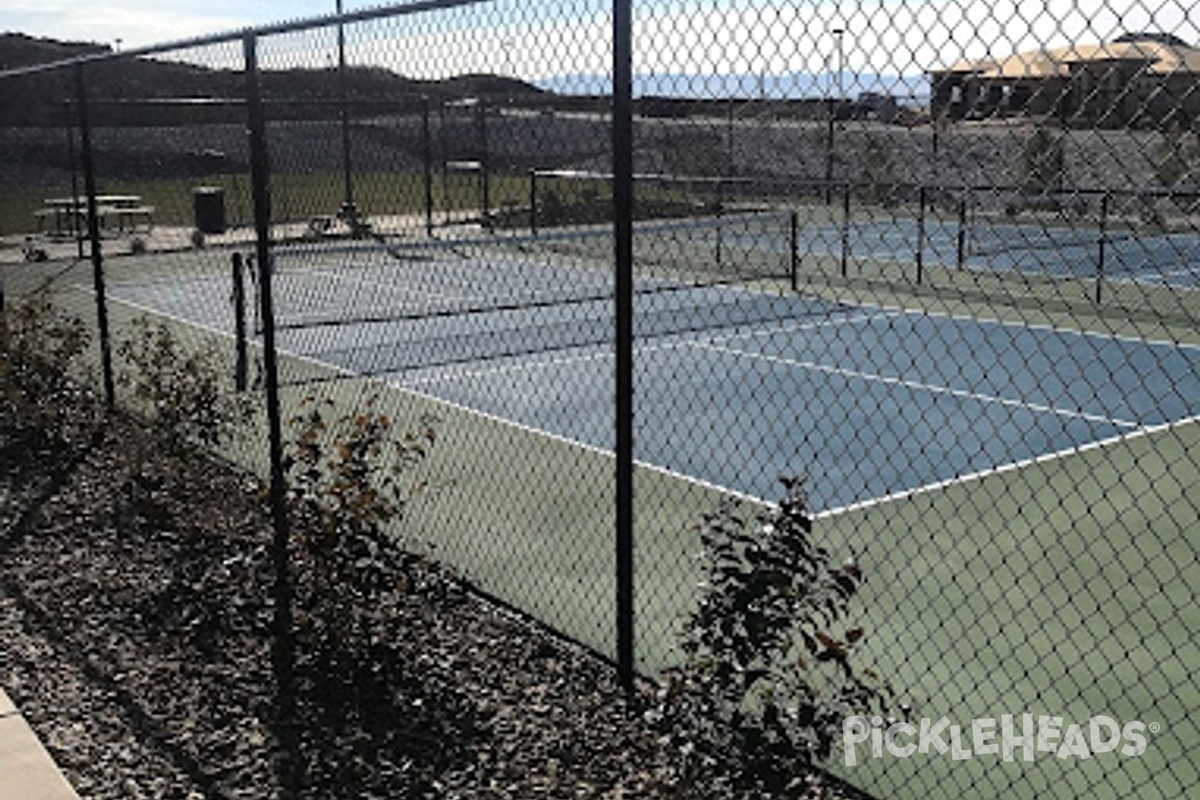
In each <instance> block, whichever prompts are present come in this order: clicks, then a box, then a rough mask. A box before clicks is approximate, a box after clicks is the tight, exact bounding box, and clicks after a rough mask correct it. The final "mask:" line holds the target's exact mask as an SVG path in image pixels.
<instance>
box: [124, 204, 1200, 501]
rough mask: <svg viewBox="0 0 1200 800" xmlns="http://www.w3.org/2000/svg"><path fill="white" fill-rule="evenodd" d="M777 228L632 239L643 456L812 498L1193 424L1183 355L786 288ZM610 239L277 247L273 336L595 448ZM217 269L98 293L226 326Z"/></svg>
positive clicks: (656, 464) (674, 231) (763, 218)
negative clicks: (798, 482)
mask: <svg viewBox="0 0 1200 800" xmlns="http://www.w3.org/2000/svg"><path fill="white" fill-rule="evenodd" d="M786 223H787V219H786V216H783V217H781V216H780V215H778V214H774V215H756V214H750V215H745V216H743V217H741V218H726V219H722V220H720V221H712V220H707V221H706V220H688V221H675V222H671V223H662V224H658V225H656V226H652V227H651V226H647V227H643V228H641V229H640V230H639V234H640V235H639V236H638V237H637V238H636V239H635V245H636V247H637V249H638V253H639V254H640V255H641V256H642V258H641V260H640V262H639V263H641V264H643V265H644V266H643V267H642V272H641V274H640V275H639V277H638V284H637V288H638V294H637V297H636V301H635V309H636V311H635V313H636V322H635V327H636V342H637V361H636V370H637V382H636V392H637V420H636V422H637V426H638V436H637V448H638V449H637V458H638V459H639V461H640V462H641V463H642V464H643V465H645V466H649V467H653V468H656V469H659V470H662V471H665V472H668V473H670V474H673V475H677V476H681V477H684V478H686V479H688V480H690V481H694V482H697V483H701V484H705V485H711V486H715V487H720V488H721V489H724V490H728V491H731V492H734V493H737V494H742V495H748V496H751V497H755V498H764V499H771V498H773V497H774V496H775V494H776V493H777V486H778V478H779V477H780V476H783V475H796V474H805V475H808V476H809V478H810V482H811V486H812V493H813V497H812V501H813V504H814V506H815V507H816V508H818V509H820V510H826V511H828V510H832V509H838V508H844V507H847V506H853V505H856V504H861V503H865V502H871V501H873V500H876V499H879V498H883V497H887V496H891V495H895V494H898V493H906V492H911V491H914V490H917V489H920V488H921V487H927V486H930V485H941V484H944V483H945V482H948V481H953V480H955V479H959V478H962V477H964V476H968V475H978V474H981V473H987V472H989V471H991V470H996V469H999V468H1003V467H1005V466H1006V465H1011V464H1013V463H1020V462H1026V461H1029V460H1031V459H1036V458H1039V457H1041V456H1045V455H1046V454H1051V453H1060V452H1067V451H1072V450H1075V449H1078V448H1081V447H1085V446H1087V445H1090V444H1093V443H1096V442H1105V441H1108V440H1112V439H1114V438H1115V437H1121V436H1124V435H1126V434H1131V433H1135V432H1138V431H1143V430H1147V429H1152V428H1155V427H1157V426H1162V425H1166V424H1169V423H1172V422H1177V421H1179V420H1182V419H1187V418H1190V417H1194V416H1197V415H1200V378H1198V377H1197V376H1200V348H1196V347H1192V346H1186V345H1176V344H1172V343H1169V342H1162V343H1155V342H1146V341H1141V340H1135V339H1128V338H1121V337H1116V336H1109V335H1100V334H1091V333H1083V332H1078V331H1072V330H1055V329H1051V328H1039V327H1031V326H1026V325H1019V324H1012V323H1007V322H1002V321H985V320H978V319H968V318H956V317H952V316H949V315H945V314H937V313H926V312H913V311H906V310H902V309H899V308H886V307H879V306H869V305H848V304H846V303H842V302H833V301H829V300H823V299H819V298H814V297H809V296H805V295H803V294H800V293H797V292H795V291H794V290H793V289H792V288H791V285H790V283H789V275H788V271H789V269H791V267H792V261H791V259H790V258H789V257H788V254H787V253H786V252H783V251H780V250H779V248H777V247H773V246H772V243H776V244H777V243H779V242H786V241H787V240H788V233H787V224H786ZM859 233H860V234H862V235H865V233H864V232H863V231H861V230H860V231H859ZM817 238H819V237H817ZM607 247H608V244H607V240H606V239H604V238H603V237H601V236H598V235H590V234H589V235H580V234H579V233H578V232H575V233H561V234H557V235H555V234H544V235H543V236H541V237H515V236H514V237H508V238H496V237H492V238H487V239H477V240H461V241H454V242H423V243H417V244H411V243H410V244H407V245H393V246H382V245H377V244H370V245H363V244H352V243H351V244H333V245H329V244H314V245H297V246H294V247H291V248H281V249H280V251H279V252H278V254H277V259H278V261H277V266H276V279H275V285H276V297H277V304H278V307H279V309H280V320H281V322H280V325H279V331H278V343H279V346H280V347H281V348H282V349H283V350H284V351H286V352H288V353H290V354H292V355H295V356H299V357H302V358H303V359H305V360H307V361H309V362H319V363H320V364H323V365H327V366H329V367H332V368H334V369H336V370H338V371H340V372H341V373H344V374H352V375H372V376H377V377H379V378H381V379H383V380H386V381H387V382H389V383H391V384H393V385H396V386H400V387H404V388H406V389H408V390H410V391H412V392H416V393H419V394H421V395H425V396H428V397H431V398H435V399H437V400H438V401H442V402H445V403H449V404H452V405H454V406H457V407H461V408H465V409H469V410H472V411H474V412H478V413H480V414H483V415H487V416H489V417H493V418H497V419H501V420H506V421H509V422H512V423H514V424H517V425H519V426H522V427H524V428H527V429H532V430H535V431H540V432H544V433H546V434H548V435H550V436H552V437H554V438H555V439H557V440H568V441H570V442H575V443H578V444H579V445H582V446H584V447H586V448H593V449H599V450H604V451H609V450H611V449H612V436H613V419H612V416H611V415H612V413H613V410H612V403H611V398H612V396H613V391H614V387H613V383H612V374H613V365H612V361H611V357H612V347H611V339H612V336H613V319H612V302H611V299H610V297H611V285H612V281H611V275H610V273H609V272H608V270H607V268H606V267H607V262H606V261H605V259H604V258H603V253H604V252H605V251H606V248H607ZM685 267H686V274H685V272H684V270H685ZM228 282H229V278H228V276H227V275H226V274H219V275H218V274H214V275H212V276H199V277H192V278H190V279H188V280H179V281H157V282H144V283H139V282H126V283H123V284H119V285H116V286H114V287H113V288H112V293H113V296H114V297H117V298H120V299H122V300H125V301H127V302H130V303H133V304H135V305H138V306H141V307H145V308H148V309H152V310H155V311H159V312H162V313H166V314H169V315H172V316H175V317H178V318H182V319H186V320H189V321H191V322H193V323H196V324H200V325H204V326H208V327H213V328H218V329H221V330H228V331H231V330H232V329H233V323H232V315H231V311H230V309H229V304H228V302H227V300H226V298H227V296H228ZM197 298H208V299H209V302H208V304H207V305H206V304H205V303H199V302H197ZM325 375H326V379H328V377H327V376H328V372H327V371H326V373H325ZM298 380H301V381H303V380H305V378H303V377H300V378H298ZM714 447H717V448H720V449H721V457H719V458H714V457H713V452H712V448H714Z"/></svg>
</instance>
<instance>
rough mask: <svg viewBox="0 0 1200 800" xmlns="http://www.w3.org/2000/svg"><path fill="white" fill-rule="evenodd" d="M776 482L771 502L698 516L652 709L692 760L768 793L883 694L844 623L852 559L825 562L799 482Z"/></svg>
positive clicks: (822, 754) (860, 632)
mask: <svg viewBox="0 0 1200 800" xmlns="http://www.w3.org/2000/svg"><path fill="white" fill-rule="evenodd" d="M784 483H785V485H786V487H787V496H786V497H785V499H784V500H783V501H782V502H781V503H780V504H779V506H778V508H776V509H773V510H771V511H768V512H764V513H761V514H758V515H756V516H754V517H752V518H747V517H746V516H745V515H744V513H743V508H742V506H741V505H740V504H738V503H735V502H731V503H729V504H726V505H725V506H723V507H722V508H721V509H720V510H719V511H718V512H716V513H715V514H712V515H710V516H707V517H705V519H704V520H703V522H702V524H701V526H700V538H701V541H702V542H703V545H704V554H703V558H704V564H705V573H706V575H705V581H704V583H702V584H701V595H700V601H699V605H698V607H697V609H696V610H695V611H694V612H693V613H692V615H691V617H690V618H689V620H688V623H687V626H686V635H685V639H684V642H683V649H684V653H685V656H686V658H685V662H684V664H683V665H682V666H681V667H679V668H677V669H673V670H669V671H668V672H667V674H666V677H667V682H666V686H665V688H664V689H663V690H662V691H661V692H660V694H659V699H660V702H659V705H658V707H657V708H656V709H655V711H654V712H653V714H652V717H653V719H655V720H656V721H657V722H658V723H659V724H660V725H661V727H662V729H663V731H664V732H665V735H667V736H668V737H670V738H671V739H673V740H674V741H675V744H676V745H677V746H678V747H679V748H680V751H681V752H682V753H685V754H690V758H691V762H692V764H693V769H698V768H702V765H703V764H704V763H709V764H712V763H717V762H722V761H725V762H728V761H732V762H733V765H734V766H735V767H736V773H737V774H738V775H739V776H740V780H741V781H742V782H743V783H745V784H748V785H757V786H758V788H762V789H766V790H771V791H778V790H781V789H784V788H786V787H788V786H789V785H790V784H791V783H793V782H794V781H796V780H799V779H801V778H802V777H803V776H804V775H805V774H806V773H807V771H808V769H807V768H808V767H809V766H810V765H811V764H812V763H813V762H815V761H818V760H822V759H825V758H827V757H828V756H829V755H830V753H831V751H832V749H833V747H834V745H835V743H836V741H837V740H838V738H839V737H840V735H841V725H842V720H843V719H845V718H846V717H848V716H854V715H858V714H869V713H870V710H871V709H872V708H873V707H878V708H879V709H882V708H883V707H884V705H885V703H886V701H887V700H888V698H889V697H890V695H891V691H890V689H889V688H888V687H887V686H886V685H885V684H884V682H883V681H882V679H881V678H880V677H879V676H878V675H876V674H875V673H874V672H872V671H871V670H869V669H862V668H860V667H858V666H856V664H855V649H856V647H857V646H858V645H859V644H860V643H861V642H862V641H863V640H864V638H865V636H866V633H865V630H864V628H863V627H862V626H860V625H857V624H853V623H851V622H849V621H848V618H849V617H850V611H851V601H852V600H853V599H854V597H855V595H856V594H857V593H858V590H859V587H860V586H861V584H862V581H863V576H862V573H861V572H860V570H859V566H858V564H857V562H856V561H855V560H854V559H849V560H847V561H846V562H845V563H843V564H842V565H841V566H838V567H834V566H831V565H830V555H829V553H828V551H826V550H825V549H824V548H822V547H820V546H818V545H817V544H816V543H815V541H814V540H813V537H812V520H811V518H810V517H809V516H808V514H807V511H806V509H805V500H804V495H803V492H802V491H801V481H799V480H787V481H784ZM697 759H698V760H699V761H698V762H697Z"/></svg>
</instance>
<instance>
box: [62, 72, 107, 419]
mask: <svg viewBox="0 0 1200 800" xmlns="http://www.w3.org/2000/svg"><path fill="white" fill-rule="evenodd" d="M75 101H76V105H77V106H78V107H79V144H80V149H81V150H82V160H83V186H84V191H85V192H87V228H88V240H89V241H90V242H91V244H92V286H93V288H94V289H95V292H96V325H97V327H98V328H99V331H100V370H101V373H102V375H103V381H104V402H105V403H106V404H107V405H108V407H109V408H112V406H113V404H114V403H115V402H116V392H115V391H114V389H113V369H112V340H111V338H110V336H109V332H108V298H107V296H106V294H105V288H104V255H103V254H102V253H101V252H100V219H99V215H98V209H97V207H96V164H95V162H94V160H93V158H92V128H91V122H90V120H89V119H88V107H87V87H86V86H85V85H84V80H83V64H76V65H75ZM70 209H71V213H72V214H77V213H79V208H78V198H72V202H71V206H70Z"/></svg>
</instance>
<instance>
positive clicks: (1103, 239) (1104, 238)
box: [1095, 192, 1109, 305]
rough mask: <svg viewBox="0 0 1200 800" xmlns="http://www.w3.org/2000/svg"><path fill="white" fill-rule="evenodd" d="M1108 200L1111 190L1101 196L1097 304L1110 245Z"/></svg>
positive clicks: (1097, 248) (1097, 253)
mask: <svg viewBox="0 0 1200 800" xmlns="http://www.w3.org/2000/svg"><path fill="white" fill-rule="evenodd" d="M1108 200H1109V192H1105V193H1104V194H1102V195H1101V196H1100V236H1099V239H1098V240H1097V242H1096V245H1097V247H1096V250H1097V252H1096V296H1095V299H1096V305H1099V304H1100V300H1101V295H1102V293H1103V287H1104V257H1105V250H1106V248H1107V246H1108V232H1107V231H1108Z"/></svg>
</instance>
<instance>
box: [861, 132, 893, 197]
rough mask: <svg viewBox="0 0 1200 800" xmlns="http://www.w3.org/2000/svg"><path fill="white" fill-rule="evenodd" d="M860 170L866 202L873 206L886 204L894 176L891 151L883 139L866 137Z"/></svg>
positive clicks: (873, 136)
mask: <svg viewBox="0 0 1200 800" xmlns="http://www.w3.org/2000/svg"><path fill="white" fill-rule="evenodd" d="M862 169H863V182H864V183H865V186H864V187H863V193H864V195H865V199H866V201H867V202H868V203H873V204H875V205H886V204H888V203H889V202H890V201H891V195H892V186H893V185H894V184H895V176H894V175H893V174H892V151H891V148H890V147H889V146H888V143H887V140H886V139H885V138H884V137H882V136H875V135H872V134H868V135H867V143H866V150H865V152H864V153H863V167H862Z"/></svg>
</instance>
